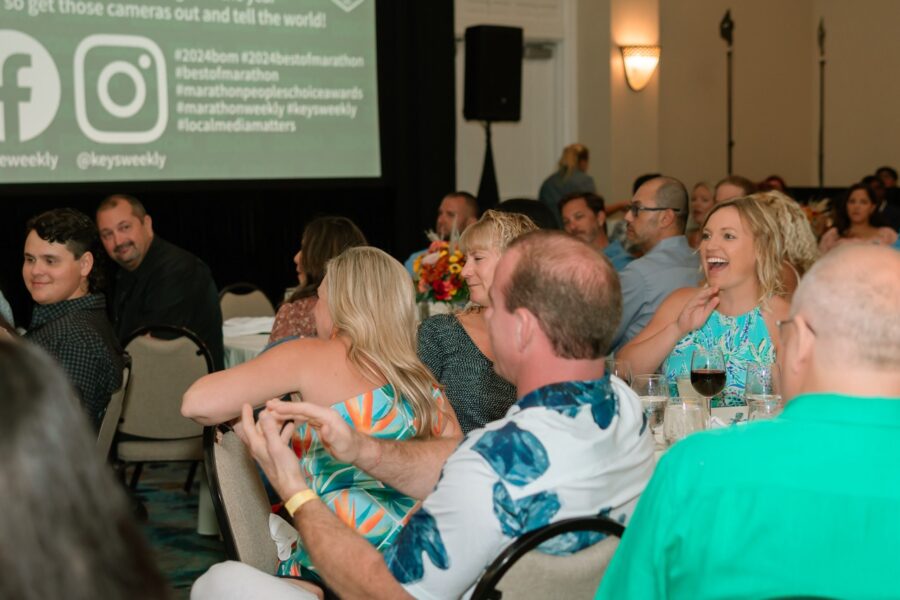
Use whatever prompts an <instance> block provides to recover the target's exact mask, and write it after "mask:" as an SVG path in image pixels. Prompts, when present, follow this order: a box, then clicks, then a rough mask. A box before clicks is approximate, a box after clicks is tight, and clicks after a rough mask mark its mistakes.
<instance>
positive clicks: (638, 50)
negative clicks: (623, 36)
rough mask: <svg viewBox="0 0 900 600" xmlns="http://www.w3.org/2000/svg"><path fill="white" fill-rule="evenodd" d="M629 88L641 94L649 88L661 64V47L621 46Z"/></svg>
mask: <svg viewBox="0 0 900 600" xmlns="http://www.w3.org/2000/svg"><path fill="white" fill-rule="evenodd" d="M619 50H621V51H622V63H623V64H624V65H625V81H626V82H627V83H628V87H630V88H631V89H633V90H634V91H635V92H639V91H641V90H642V89H644V88H645V87H646V86H647V83H648V82H649V81H650V78H651V77H652V76H653V72H654V71H655V70H656V65H657V64H659V46H619Z"/></svg>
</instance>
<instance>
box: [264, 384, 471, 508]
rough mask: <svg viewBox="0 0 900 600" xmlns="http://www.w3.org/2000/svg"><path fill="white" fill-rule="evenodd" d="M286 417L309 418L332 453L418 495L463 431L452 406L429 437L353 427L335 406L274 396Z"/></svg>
mask: <svg viewBox="0 0 900 600" xmlns="http://www.w3.org/2000/svg"><path fill="white" fill-rule="evenodd" d="M267 406H268V409H269V411H271V412H272V413H273V414H274V415H276V416H277V417H278V418H279V419H280V420H282V421H288V420H294V421H297V422H307V423H309V424H310V425H311V426H312V427H313V428H314V429H315V430H316V431H317V432H318V433H319V438H320V439H321V440H322V443H323V444H324V445H325V447H326V448H327V449H328V451H329V452H330V453H331V455H332V456H334V457H335V458H336V459H337V460H339V461H342V462H347V463H350V464H353V465H355V466H357V467H358V468H360V469H362V470H363V471H365V472H366V473H368V474H369V475H371V476H372V477H374V478H375V479H378V480H379V481H381V482H383V483H386V484H387V485H390V486H391V487H393V488H394V489H396V490H397V491H399V492H402V493H404V494H406V495H407V496H411V497H413V498H416V499H418V500H423V499H425V497H426V496H427V495H428V494H429V493H431V491H432V490H433V489H434V486H435V484H436V483H437V480H438V477H439V476H440V473H441V468H442V467H443V466H444V463H445V462H446V461H447V457H448V456H450V455H451V454H452V453H453V451H454V450H455V449H456V446H457V445H459V441H460V439H461V438H462V433H461V432H460V430H459V425H458V424H457V422H456V417H455V415H453V413H452V411H451V412H450V415H451V416H452V419H450V418H448V421H447V423H446V426H445V427H444V430H443V432H442V433H441V437H436V438H431V439H426V440H405V441H394V440H381V439H377V438H373V437H370V436H368V435H366V434H364V433H361V432H359V431H357V430H355V429H353V428H352V427H350V426H349V425H348V424H347V422H346V421H344V420H343V419H342V418H341V416H340V415H339V414H338V413H337V412H335V411H334V410H333V409H331V408H327V407H323V406H317V405H315V404H310V403H309V402H277V401H275V402H269V404H268V405H267Z"/></svg>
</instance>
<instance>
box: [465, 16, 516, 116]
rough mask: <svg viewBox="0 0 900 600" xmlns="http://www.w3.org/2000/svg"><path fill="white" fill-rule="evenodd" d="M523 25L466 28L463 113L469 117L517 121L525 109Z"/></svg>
mask: <svg viewBox="0 0 900 600" xmlns="http://www.w3.org/2000/svg"><path fill="white" fill-rule="evenodd" d="M522 48H523V36H522V29H521V28H520V27H500V26H496V25H477V26H475V27H469V28H468V29H466V84H465V94H464V102H463V116H465V118H466V119H468V120H470V121H518V120H519V118H520V115H521V113H522Z"/></svg>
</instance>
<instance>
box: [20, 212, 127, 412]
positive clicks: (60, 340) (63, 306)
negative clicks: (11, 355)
mask: <svg viewBox="0 0 900 600" xmlns="http://www.w3.org/2000/svg"><path fill="white" fill-rule="evenodd" d="M25 230H26V232H27V234H28V236H27V238H26V239H25V252H24V260H23V263H22V278H23V279H24V280H25V287H26V288H28V292H29V293H30V294H31V298H32V300H34V301H35V302H36V303H37V306H36V307H35V308H34V313H33V314H32V317H31V326H30V327H29V328H28V333H27V334H26V335H25V337H26V339H28V340H30V341H31V342H33V343H35V344H37V345H38V346H41V347H43V348H44V349H45V350H46V351H47V352H49V353H50V354H51V355H52V356H53V357H54V358H56V359H57V360H58V361H59V363H60V364H61V365H62V367H63V369H64V370H65V371H66V373H67V374H68V376H69V379H70V381H71V382H72V385H73V386H74V387H75V390H76V391H77V392H78V395H79V397H80V398H81V402H82V404H83V405H84V408H85V410H86V411H87V413H88V416H89V417H90V419H91V422H92V423H93V424H94V427H95V428H99V426H100V421H101V420H102V418H103V413H104V412H105V410H106V406H107V404H109V399H110V396H111V395H112V393H113V392H114V391H115V390H117V389H118V388H119V386H120V385H121V383H122V368H123V366H124V358H123V354H122V348H121V346H120V345H119V341H118V339H117V338H116V335H115V333H114V332H113V329H112V326H111V325H110V323H109V320H108V319H107V318H106V300H105V298H104V296H103V295H102V294H100V293H98V289H97V288H98V284H99V276H100V269H97V268H94V267H95V260H96V259H97V258H98V257H100V256H101V254H100V253H99V252H98V250H99V247H100V240H99V237H98V235H97V229H96V227H95V226H94V223H93V221H91V220H90V218H88V217H87V215H84V214H82V213H80V212H78V211H77V210H74V209H71V208H60V209H55V210H51V211H48V212H45V213H43V214H40V215H38V216H36V217H33V218H32V219H30V220H29V221H28V223H27V225H26V226H25Z"/></svg>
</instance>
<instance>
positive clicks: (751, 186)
mask: <svg viewBox="0 0 900 600" xmlns="http://www.w3.org/2000/svg"><path fill="white" fill-rule="evenodd" d="M755 191H756V184H755V183H753V182H752V181H750V180H749V179H747V178H746V177H741V176H740V175H729V176H728V177H726V178H725V179H722V180H721V181H719V183H717V184H716V191H715V194H714V196H715V200H716V204H721V203H722V202H727V201H728V200H734V199H735V198H740V197H742V196H749V195H750V194H752V193H754V192H755Z"/></svg>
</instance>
